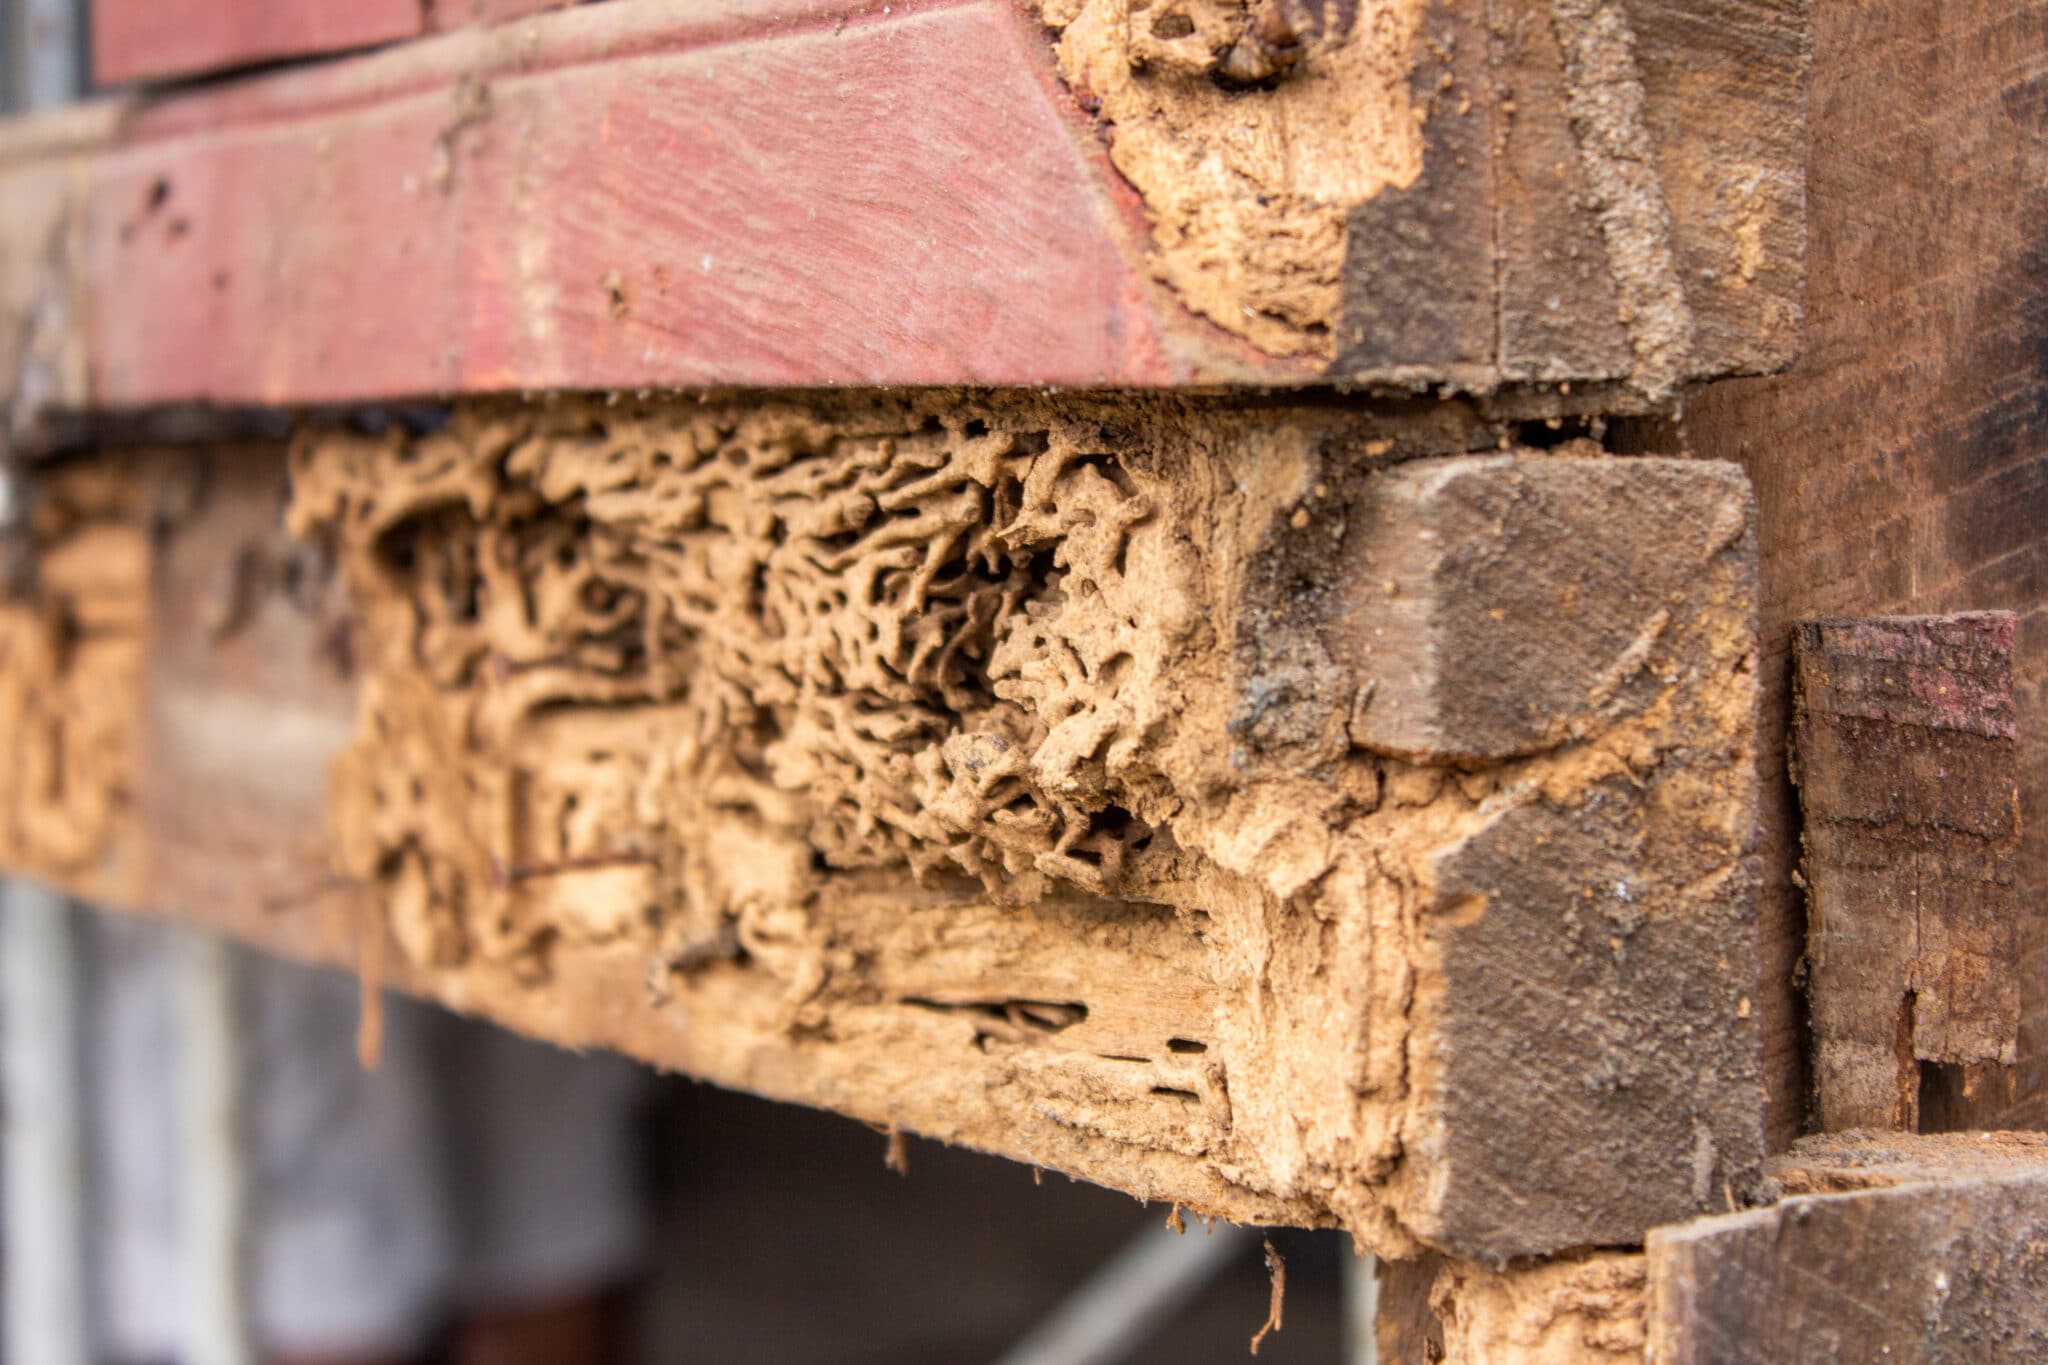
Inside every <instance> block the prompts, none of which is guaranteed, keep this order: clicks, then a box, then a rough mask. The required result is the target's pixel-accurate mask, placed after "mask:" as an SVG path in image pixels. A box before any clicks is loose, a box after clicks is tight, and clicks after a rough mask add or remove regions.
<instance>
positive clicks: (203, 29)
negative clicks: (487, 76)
mask: <svg viewBox="0 0 2048 1365" xmlns="http://www.w3.org/2000/svg"><path fill="white" fill-rule="evenodd" d="M575 3H577V0H92V68H93V78H94V80H95V81H96V82H97V83H98V84H100V85H124V84H127V83H128V82H131V81H162V80H167V79H171V78H174V77H180V76H195V75H200V74H204V73H209V72H218V71H223V70H228V69H232V68H234V67H242V66H251V65H255V64H257V63H261V62H275V61H281V60H284V59H287V58H295V57H315V56H322V55H326V54H330V53H336V52H346V51H349V50H351V49H355V48H364V47H373V46H376V45H377V44H380V43H392V42H398V41H400V40H402V39H407V38H417V37H420V36H422V35H424V34H428V33H441V32H446V31H447V30H449V29H452V28H460V27H462V26H463V25H465V24H477V23H495V22H501V21H503V20H507V19H515V18H520V17H523V16H525V15H529V14H536V13H539V12H540V11H542V10H548V9H557V8H560V7H562V6H564V5H570V4H575Z"/></svg>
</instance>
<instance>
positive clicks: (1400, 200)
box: [0, 0, 1806, 414]
mask: <svg viewBox="0 0 2048 1365" xmlns="http://www.w3.org/2000/svg"><path fill="white" fill-rule="evenodd" d="M190 2H192V3H196V0H190ZM328 8H334V7H331V6H330V7H328ZM341 8H344V9H350V10H351V13H354V10H353V8H352V7H346V6H345V7H341ZM440 8H441V9H444V10H445V9H447V8H448V7H447V6H442V7H440ZM1723 8H1724V7H1719V6H1716V7H1711V13H1707V14H1702V13H1699V12H1698V11H1699V7H1698V6H1696V5H1665V4H1662V3H1652V0H1634V2H1632V3H1629V4H1619V3H1611V2H1610V3H1595V2H1594V0H1550V2H1549V3H1537V2H1536V0H1518V2H1517V3H1515V4H1509V5H1498V4H1495V5H1480V4H1478V3H1476V2H1472V0H1461V2H1460V3H1425V0H1368V2H1367V3H1365V4H1362V5H1351V4H1345V5H1334V6H1330V7H1327V12H1325V8H1324V7H1322V6H1295V5H1292V4H1280V3H1269V4H1264V5H1262V6H1260V7H1257V15H1256V16H1255V15H1254V13H1253V7H1251V6H1249V5H1248V4H1247V3H1246V0H1170V3H1162V4H1159V5H1154V6H1151V7H1149V8H1140V7H1132V6H1129V5H1127V4H1125V3H1123V0H1087V2H1086V3H1074V0H1046V4H1045V5H1044V7H1043V10H1042V12H1027V11H1025V10H1021V9H1019V8H1018V7H1016V6H1015V5H1013V4H1011V3H1009V0H970V2H969V3H958V4H947V3H933V2H927V0H906V3H902V4H891V5H880V4H866V3H857V2H856V0H816V3H811V4H798V5H790V4H785V3H781V0H776V3H773V4H770V3H767V0H731V3H725V4H719V5H707V4H704V3H696V2H692V3H682V2H681V0H675V2H671V0H635V2H634V3H631V4H605V5H589V6H580V7H576V8H573V9H569V10H566V11H562V12H558V13H550V14H543V15H538V16H534V17H530V18H524V19H520V20H518V21H516V22H512V23H505V24H500V25H496V26H485V27H480V28H469V29H464V30H463V31H461V32H457V33H451V34H446V35H443V36H440V37H434V38H428V39H422V40H419V41H415V42H410V43H403V44H399V45H397V46H395V47H393V48H390V49H388V50H386V51H383V52H378V53H374V54H370V55H366V56H359V57H354V58H349V59H346V60H340V61H336V62H331V63H325V64H322V65H319V66H315V67H297V68H287V69H283V70H278V71H273V72H268V73H261V74H256V75H251V76H247V77H243V78H239V79H231V80H227V81H223V82H218V83H215V84H211V85H209V86H206V87H204V88H200V89H192V90H186V91H176V92H168V93H164V94H161V95H158V96H155V97H150V98H144V99H141V100H139V101H138V102H137V104H136V105H135V106H134V108H133V109H132V111H131V112H130V113H129V114H128V116H127V117H125V118H124V119H123V121H122V123H121V126H120V127H119V128H118V130H117V131H114V132H112V133H110V135H109V136H108V138H107V141H106V143H105V145H104V147H103V148H102V150H101V152H100V153H99V154H98V155H96V156H93V157H91V158H89V164H88V167H87V171H88V173H87V174H86V175H85V176H84V177H83V178H82V179H81V180H80V181H79V183H78V184H77V185H76V186H75V193H76V195H77V196H78V202H77V203H76V204H74V205H73V207H72V210H71V211H72V213H73V214H74V215H75V216H76V218H77V219H78V220H79V221H81V222H83V223H84V224H86V226H87V240H86V246H87V250H86V251H85V252H84V253H83V254H82V255H81V256H80V257H79V258H78V259H77V260H75V261H73V262H71V263H70V266H71V269H72V270H73V271H74V272H75V274H76V275H77V276H78V278H77V279H75V280H74V281H72V282H71V284H70V286H69V287H70V288H72V289H73V290H75V291H76V292H78V293H79V294H80V296H81V298H82V299H83V304H84V306H83V308H82V310H81V311H80V312H78V313H77V315H76V317H75V320H74V325H75V326H76V327H77V328H78V330H79V333H80V336H81V338H82V342H81V344H82V345H85V346H86V348H87V349H88V350H89V352H90V361H91V366H90V368H91V375H90V378H91V383H90V389H89V392H88V393H87V394H85V395H84V402H85V404H86V406H87V407H88V408H91V409H109V408H111V409H134V408H137V407H145V406H149V405H157V404H178V403H194V402H214V403H228V404H270V403H282V404H298V403H320V402H344V401H357V400H379V399H392V398H409V397H418V396H422V395H432V394H437V393H447V392H488V391H506V390H514V391H516V390H533V389H543V388H564V389H580V390H602V389H612V388H617V389H628V390H630V389H634V388H638V387H642V386H662V387H673V386H679V385H704V384H747V385H785V384H795V385H813V384H857V383H870V384H933V383H961V382H970V383H987V384H1045V383H1052V384H1066V385H1126V386H1130V385H1136V386H1158V385H1184V384H1204V383H1214V382H1219V381H1248V382H1256V383H1262V384H1283V385H1293V384H1303V383H1321V382H1327V381H1331V380H1339V381H1344V382H1347V383H1356V384H1391V385H1397V386H1401V387H1404V388H1409V389H1422V388H1427V387H1433V386H1442V387H1449V388H1454V389H1466V390H1472V391H1477V392H1481V393H1494V392H1496V391H1499V390H1502V389H1513V390H1515V394H1514V396H1513V402H1514V403H1515V404H1519V405H1520V406H1521V408H1523V409H1524V410H1529V411H1535V412H1537V413H1539V414H1541V413H1546V412H1555V411H1564V410H1577V411H1607V410H1613V409H1616V408H1627V409H1638V410H1639V409H1641V408H1642V407H1644V406H1645V405H1646V404H1653V403H1657V402H1661V401H1664V400H1668V399H1669V398H1670V396H1671V395H1672V392H1673V390H1674V386H1675V385H1677V384H1678V383H1680V382H1682V381H1685V380H1687V379H1696V378H1703V377H1707V376H1712V375H1720V374H1728V373H1747V372H1754V371H1758V370H1762V369H1768V368H1770V367H1773V366H1776V365H1781V364H1783V363H1785V361H1787V360H1788V359H1789V357H1790V355H1791V349H1792V344H1793V339H1794V336H1795V333H1796V328H1797V318H1798V304H1797V299H1798V295H1799V281H1800V270H1801V264H1800V261H1801V223H1802V220H1803V197H1804V187H1803V180H1802V176H1801V172H1800V152H1801V138H1800V129H1801V112H1802V102H1801V92H1802V81H1803V78H1804V68H1805V32H1806V19H1805V12H1804V0H1770V3H1754V2H1752V3H1747V4H1743V5H1739V6H1736V5H1730V6H1726V7H1725V8H1726V9H1727V10H1728V11H1729V12H1728V13H1726V14H1724V13H1722V9H1723ZM286 12H289V11H286ZM436 12H437V13H438V12H439V10H437V11H436ZM1258 16H1263V17H1258ZM1255 19H1256V22H1255ZM278 22H281V23H282V22H286V21H285V20H284V19H283V18H280V19H279V20H278ZM1232 35H1236V37H1235V38H1233V36H1232ZM24 160H27V161H30V162H33V160H34V158H32V157H26V158H25V157H24V156H23V155H22V154H21V153H20V152H19V151H16V152H12V153H10V152H7V151H6V150H5V149H4V148H0V165H5V166H9V167H14V168H15V169H13V170H6V171H0V197H12V195H13V193H14V192H15V191H14V190H13V188H12V186H11V181H10V180H9V179H8V177H9V176H11V175H13V174H26V173H28V172H27V171H26V170H22V169H20V166H21V163H22V162H23V161H24ZM31 169H32V167H31ZM4 321H5V319H0V322H4ZM0 330H4V328H0ZM170 337H176V338H179V339H180V342H181V344H177V345H167V344H165V339H166V338H170Z"/></svg>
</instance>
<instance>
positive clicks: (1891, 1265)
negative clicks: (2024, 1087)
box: [1648, 1133, 2048, 1365]
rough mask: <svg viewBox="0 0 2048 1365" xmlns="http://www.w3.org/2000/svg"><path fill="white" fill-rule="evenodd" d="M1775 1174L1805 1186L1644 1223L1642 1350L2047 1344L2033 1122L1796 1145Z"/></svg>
mask: <svg viewBox="0 0 2048 1365" xmlns="http://www.w3.org/2000/svg"><path fill="white" fill-rule="evenodd" d="M1783 1178H1784V1179H1785V1180H1786V1182H1787V1184H1788V1186H1792V1187H1795V1188H1796V1187H1798V1186H1801V1185H1803V1186H1805V1187H1807V1188H1811V1189H1814V1190H1815V1191H1816V1192H1815V1193H1810V1194H1798V1195H1795V1196H1793V1197H1790V1198H1787V1199H1784V1200H1782V1201H1780V1202H1778V1203H1776V1204H1773V1205H1770V1206H1769V1207H1767V1208H1761V1209H1753V1210H1750V1211H1749V1212H1746V1213H1737V1214H1730V1215H1728V1216H1725V1217H1721V1218H1705V1219H1701V1220H1699V1221H1697V1222H1694V1223H1690V1224H1686V1225H1683V1226H1680V1227H1676V1228H1659V1229H1658V1230H1656V1231H1655V1232H1652V1233H1651V1234H1650V1241H1649V1248H1648V1272H1649V1292H1650V1304H1651V1310H1650V1332H1649V1335H1650V1358H1651V1359H1654V1360H1656V1361H1659V1362H1671V1365H1704V1363H1705V1362H1710V1361H1736V1360H1756V1359H1773V1360H1887V1361H1902V1362H1908V1365H1918V1363H1919V1362H1934V1361H1958V1362H1960V1361H1980V1360H2010V1361H2021V1360H2039V1359H2041V1358H2042V1356H2043V1354H2044V1353H2048V1244H2044V1243H2043V1241H2042V1239H2041V1227H2042V1223H2043V1219H2044V1218H2048V1146H2044V1144H2043V1143H2042V1141H2041V1140H2040V1138H2039V1137H2038V1135H2032V1134H2029V1135H2025V1136H2022V1135H2017V1134H1989V1133H1983V1134H1978V1133H1972V1134H1967V1135H1963V1134H1958V1135H1955V1136H1953V1137H1943V1138H1908V1139H1904V1140H1901V1141H1887V1140H1885V1139H1868V1140H1863V1141H1859V1142H1856V1143H1847V1144H1840V1145H1837V1146H1833V1147H1822V1148H1817V1149H1809V1150H1807V1151H1805V1152H1797V1153H1795V1154H1794V1155H1793V1157H1792V1158H1790V1159H1788V1161H1787V1162H1786V1163H1785V1170H1784V1177H1783ZM1837 1191H1840V1192H1837Z"/></svg>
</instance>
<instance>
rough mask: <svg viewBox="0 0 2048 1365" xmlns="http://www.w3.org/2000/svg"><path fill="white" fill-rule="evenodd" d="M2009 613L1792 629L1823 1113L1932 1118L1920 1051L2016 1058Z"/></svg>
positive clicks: (1796, 752) (1848, 621)
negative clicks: (1924, 1114)
mask: <svg viewBox="0 0 2048 1365" xmlns="http://www.w3.org/2000/svg"><path fill="white" fill-rule="evenodd" d="M2014 621H2015V618H2014V617H2013V615H2012V614H2011V613H2010V612H1999V613H1982V614H1977V615H1958V616H1938V617H1876V618H1844V617H1835V618H1826V619H1821V620H1815V621H1802V622H1800V623H1799V626H1798V627H1797V629H1796V630H1795V632H1794V634H1793V645H1792V657H1793V665H1792V667H1793V673H1792V696H1793V712H1792V763H1793V769H1792V776H1793V781H1794V783H1795V784H1796V785H1797V786H1798V788H1799V801H1800V813H1801V816H1802V824H1803V830H1804V834H1803V841H1804V846H1805V856H1804V858H1803V859H1802V861H1801V869H1802V871H1803V872H1804V874H1805V880H1806V886H1807V898H1808V914H1807V950H1806V951H1807V961H1808V963H1809V964H1810V966H1809V971H1810V976H1809V985H1808V999H1809V1001H1810V1005H1809V1008H1810V1011H1811V1017H1812V1021H1813V1034H1814V1091H1815V1105H1816V1113H1817V1115H1818V1118H1819V1121H1820V1125H1821V1127H1822V1128H1823V1129H1824V1130H1827V1131H1841V1130H1844V1129H1850V1128H1901V1129H1905V1130H1907V1131H1909V1132H1910V1131H1912V1130H1913V1129H1915V1128H1916V1127H1917V1126H1918V1123H1919V1108H1920V1091H1921V1063H1923V1062H1935V1063H1943V1064H1948V1065H1952V1066H1965V1065H1971V1064H1982V1063H1997V1064H2002V1065H2007V1066H2009V1065H2011V1064H2012V1062H2013V1060H2014V1054H2015V1048H2016V1045H2017V1038H2016V1035H2017V1031H2018V1027H2019V1005H2020V982H2019V975H2018V962H2017V960H2016V958H2017V953H2018V946H2019V945H2018V930H2019V924H2020V907H2019V900H2018V895H2017V892H2016V888H2015V886H2014V861H2015V857H2016V854H2017V852H2018V844H2019V833H2020V830H2019V767H2018V726H2017V721H2016V717H2015V714H2014V707H2013V696H2012V644H2013V628H2014Z"/></svg>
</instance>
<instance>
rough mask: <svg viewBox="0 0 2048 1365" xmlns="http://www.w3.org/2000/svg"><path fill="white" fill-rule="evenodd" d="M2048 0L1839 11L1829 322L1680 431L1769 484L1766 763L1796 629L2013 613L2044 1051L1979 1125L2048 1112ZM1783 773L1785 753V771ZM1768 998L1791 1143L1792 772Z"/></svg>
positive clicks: (1693, 415)
mask: <svg viewBox="0 0 2048 1365" xmlns="http://www.w3.org/2000/svg"><path fill="white" fill-rule="evenodd" d="M2044 83H2048V4H2042V3H2039V0H2025V3H2009V2H2008V0H1947V2H1946V3H1935V2H1934V0H1820V3H1818V4H1816V6H1815V10H1814V61H1813V89H1812V95H1811V100H1810V110H1811V113H1810V123H1811V137H1812V161H1811V166H1810V170H1809V178H1810V219H1809V249H1808V256H1807V260H1808V284H1809V287H1808V290H1807V295H1806V299H1807V318H1806V327H1805V331H1804V334H1803V337H1802V340H1801V357H1800V360H1799V362H1798V363H1797V364H1796V365H1795V366H1794V367H1793V368H1792V369H1791V370H1790V371H1789V372H1787V373H1786V374H1785V375H1784V376H1782V377H1780V378H1773V379H1770V380H1755V381H1751V380H1740V381H1731V382H1728V383H1722V384H1715V385H1711V386H1708V387H1707V388H1705V389H1703V390H1702V391H1700V392H1698V393H1697V394H1695V395H1693V396H1692V397H1691V398H1690V399H1689V401H1688V405H1687V410H1686V414H1685V417H1684V420H1683V422H1682V423H1681V424H1679V425H1678V426H1676V427H1675V428H1673V429H1671V430H1669V431H1667V432H1666V433H1665V436H1664V439H1663V440H1647V441H1644V442H1643V443H1641V445H1639V446H1634V447H1632V448H1642V449H1659V450H1680V449H1690V450H1693V451H1695V452H1697V453H1699V454H1703V455H1712V456H1715V457H1718V458H1723V459H1731V460H1737V461H1739V462H1741V463H1742V464H1743V466H1744V467H1745V468H1747V469H1748V470H1749V472H1750V474H1751V477H1752V478H1753V479H1754V480H1755V482H1756V487H1757V497H1758V502H1759V507H1760V509H1761V511H1760V516H1761V518H1762V521H1761V523H1760V527H1761V537H1762V547H1763V563H1764V566H1765V567H1764V580H1763V582H1764V600H1763V608H1764V610H1763V622H1764V644H1765V654H1764V658H1765V669H1764V696H1765V699H1766V712H1765V731H1764V734H1763V737H1762V751H1763V752H1764V753H1765V754H1766V755H1775V754H1776V753H1779V752H1782V747H1781V746H1782V745H1783V743H1784V740H1785V736H1786V734H1787V724H1788V719H1789V710H1788V703H1789V700H1790V695H1791V694H1790V688H1789V681H1788V680H1789V665H1788V658H1789V651H1788V645H1789V640H1790V635H1791V629H1792V624H1793V622H1795V621H1797V620H1798V619H1800V618H1802V617H1808V616H1817V615H1832V614H1847V615H1859V616H1869V615H1880V614H1891V613H1924V612H1949V611H1976V610H1988V609H1997V608H2006V609H2010V610H2013V611H2016V612H2018V613H2019V615H2020V620H2019V626H2018V632H2017V637H2016V645H2015V655H2014V681H2015V689H2016V699H2017V702H2018V722H2019V733H2020V745H2021V764H2020V771H2021V774H2022V782H2023V786H2022V789H2021V811H2022V815H2023V817H2024V819H2023V826H2024V833H2023V835H2022V844H2021V854H2020V905H2021V908H2022V911H2023V913H2024V914H2025V917H2026V920H2025V923H2024V924H2023V926H2022V964H2021V979H2022V981H2023V983H2024V985H2023V990H2024V991H2025V997H2024V1001H2023V1009H2022V1024H2021V1033H2020V1058H2021V1060H2020V1064H2019V1067H2018V1068H2016V1069H2013V1070H2002V1069H1994V1070H1997V1071H1998V1074H1996V1075H1990V1074H1980V1075H1977V1076H1975V1077H1974V1078H1973V1079H1974V1082H1975V1084H1976V1088H1977V1090H1978V1096H1977V1099H1976V1100H1975V1101H1974V1102H1972V1104H1971V1105H1970V1106H1969V1107H1970V1109H1971V1112H1970V1114H1968V1115H1967V1116H1958V1117H1967V1118H1968V1120H1969V1121H1970V1122H1971V1123H1972V1124H1973V1125H1974V1126H1982V1127H2022V1126H2024V1127H2032V1126H2039V1125H2043V1124H2048V1091H2044V1090H2043V1089H2042V1088H2041V1082H2042V1081H2043V1080H2044V1079H2048V1067H2044V1066H2043V1063H2044V1062H2048V934H2044V932H2043V929H2044V924H2043V914H2044V912H2048V894H2044V888H2048V818H2044V813H2048V805H2044V804H2043V798H2044V796H2048V747H2044V745H2048V611H2044V610H2043V607H2044V601H2048V595H2044V594H2048V540H2044V538H2043V537H2042V536H2041V535H2040V527H2041V525H2042V516H2043V510H2042V509H2043V507H2044V498H2048V454H2044V452H2048V405H2044V404H2043V401H2042V396H2043V394H2048V374H2044V370H2043V364H2044V357H2048V291H2044V289H2043V288H2042V255H2041V244H2042V243H2043V242H2044V241H2048V188H2044V187H2048V99H2044V98H2043V90H2044V88H2048V84H2044ZM1773 763H1774V768H1775V766H1776V765H1775V760H1773ZM1764 795H1765V802H1764V814H1765V829H1764V838H1763V846H1762V847H1763V855H1764V859H1765V865H1766V868H1767V871H1766V873H1765V878H1764V887H1765V894H1764V902H1763V922H1762V932H1763V941H1764V945H1765V951H1764V961H1763V970H1762V986H1761V989H1760V995H1759V1003H1760V1005H1761V1008H1762V1009H1763V1012H1764V1020H1765V1023H1764V1047H1765V1073H1766V1075H1767V1077H1768V1078H1769V1084H1770V1086H1771V1090H1772V1106H1771V1109H1772V1118H1771V1134H1772V1141H1773V1143H1774V1145H1783V1144H1784V1143H1786V1142H1789V1141H1790V1140H1791V1137H1792V1135H1793V1134H1794V1133H1796V1132H1797V1131H1798V1130H1799V1127H1800V1124H1801V1122H1802V1119H1803V1118H1804V1114H1803V1112H1802V1110H1803V1102H1804V1096H1805V1094H1806V1092H1807V1086H1806V1083H1805V1080H1804V1078H1803V1076H1802V1065H1803V1064H1802V1060H1801V1058H1802V1054H1803V1052H1804V1049H1805V1042H1806V1040H1805V1038H1804V1036H1803V1030H1802V1021H1801V1010H1800V1006H1799V1003H1798V1001H1797V998H1796V990H1795V987H1794V986H1793V984H1792V983H1793V981H1794V979H1795V975H1796V966H1797V963H1798V960H1799V957H1800V955H1801V952H1802V939H1803V929H1804V921H1805V907H1804V903H1803V897H1802V896H1801V894H1800V892H1799V889H1798V888H1797V887H1796V886H1794V885H1793V884H1792V881H1791V874H1792V870H1793V868H1794V866H1795V864H1796V862H1797V858H1798V850H1797V848H1796V831H1797V828H1798V825H1797V823H1796V819H1795V815H1794V812H1795V810H1796V806H1795V804H1794V801H1793V794H1792V792H1791V789H1790V787H1789V786H1788V785H1787V784H1786V782H1785V779H1784V776H1783V773H1782V770H1777V771H1774V772H1772V773H1770V774H1767V775H1766V778H1765V787H1764Z"/></svg>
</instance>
